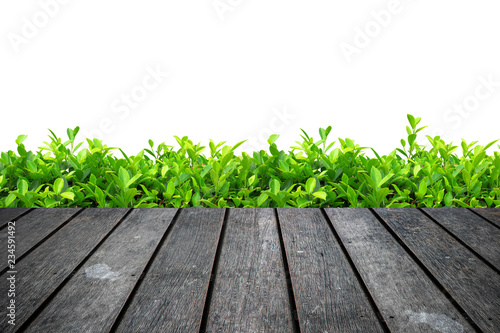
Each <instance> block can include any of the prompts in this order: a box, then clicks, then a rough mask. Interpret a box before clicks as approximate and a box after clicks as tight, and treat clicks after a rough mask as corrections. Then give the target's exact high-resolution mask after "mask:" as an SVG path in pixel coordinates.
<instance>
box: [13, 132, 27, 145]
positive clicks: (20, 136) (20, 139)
mask: <svg viewBox="0 0 500 333" xmlns="http://www.w3.org/2000/svg"><path fill="white" fill-rule="evenodd" d="M27 137H28V136H27V135H24V134H21V135H19V136H18V137H17V139H16V144H18V145H20V144H22V143H23V141H24V140H26V138H27Z"/></svg>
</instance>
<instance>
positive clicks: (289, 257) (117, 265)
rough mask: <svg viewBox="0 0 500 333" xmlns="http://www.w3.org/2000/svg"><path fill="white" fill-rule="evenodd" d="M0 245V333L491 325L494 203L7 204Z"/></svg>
mask: <svg viewBox="0 0 500 333" xmlns="http://www.w3.org/2000/svg"><path fill="white" fill-rule="evenodd" d="M9 221H15V226H14V223H8V222H9ZM9 236H10V239H11V241H10V243H9V240H8V239H9ZM12 236H15V238H13V237H12ZM12 239H14V240H15V245H16V247H15V253H14V255H15V257H16V262H15V265H14V266H11V267H9V266H8V261H7V256H8V255H9V254H12V252H13V251H11V253H9V252H8V244H12ZM0 248H1V249H2V250H1V251H2V252H1V253H2V261H1V264H0V269H1V277H0V279H1V288H0V295H1V296H0V299H1V300H2V306H1V308H0V331H1V332H13V331H27V332H65V333H66V332H321V333H325V332H328V333H333V332H342V333H346V332H500V209H470V210H469V209H324V210H323V209H277V210H275V209H229V210H226V209H194V208H193V209H182V210H177V209H99V208H89V209H69V208H67V209H64V208H63V209H31V210H29V209H15V208H12V209H0ZM11 248H12V247H11ZM11 258H12V257H11ZM11 263H12V262H11ZM12 277H14V278H15V280H13V279H12ZM8 278H11V279H10V280H8ZM13 294H15V296H14V295H13ZM12 300H14V301H15V303H14V304H15V309H13V308H12V306H11V307H10V309H9V308H7V306H8V305H9V304H11V303H10V302H12ZM14 313H15V326H13V325H11V324H9V320H11V319H12V318H13V316H12V314H14ZM9 314H10V316H9Z"/></svg>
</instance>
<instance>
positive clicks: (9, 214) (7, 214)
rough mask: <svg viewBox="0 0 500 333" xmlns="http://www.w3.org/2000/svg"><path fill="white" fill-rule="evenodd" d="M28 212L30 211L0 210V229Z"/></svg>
mask: <svg viewBox="0 0 500 333" xmlns="http://www.w3.org/2000/svg"><path fill="white" fill-rule="evenodd" d="M28 210H30V208H0V229H2V228H4V227H5V226H6V225H7V223H8V222H10V221H13V220H15V219H16V218H17V217H19V216H20V215H22V214H24V213H26V212H27V211H28Z"/></svg>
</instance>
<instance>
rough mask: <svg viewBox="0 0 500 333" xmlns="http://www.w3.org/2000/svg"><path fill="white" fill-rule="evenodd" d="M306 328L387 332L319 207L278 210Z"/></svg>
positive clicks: (302, 325) (298, 308) (327, 330)
mask: <svg viewBox="0 0 500 333" xmlns="http://www.w3.org/2000/svg"><path fill="white" fill-rule="evenodd" d="M278 219H279V223H280V225H281V230H282V234H283V241H284V245H285V251H286V257H287V260H288V265H289V269H290V276H291V280H292V286H293V291H294V295H295V300H296V305H297V312H298V317H299V324H300V329H301V331H302V332H329V333H333V332H344V333H345V332H383V331H384V330H383V328H382V327H381V325H380V323H379V322H378V320H377V318H376V314H375V312H374V310H373V308H372V307H371V305H370V303H369V300H368V298H367V296H366V295H365V293H364V291H363V290H362V287H361V286H360V285H359V283H358V280H357V278H356V276H355V275H354V272H353V270H352V268H351V266H350V264H349V262H348V261H347V259H346V257H345V256H344V253H343V252H342V249H341V247H340V245H339V244H338V243H337V240H336V238H335V237H334V235H333V234H332V232H331V230H330V228H329V226H328V224H327V222H326V220H325V219H324V218H323V215H322V213H321V211H320V210H319V209H299V210H298V209H293V208H284V209H279V210H278Z"/></svg>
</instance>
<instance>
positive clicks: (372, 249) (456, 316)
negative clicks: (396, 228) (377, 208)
mask: <svg viewBox="0 0 500 333" xmlns="http://www.w3.org/2000/svg"><path fill="white" fill-rule="evenodd" d="M326 213H327V215H328V216H329V217H330V219H331V221H332V224H333V226H334V227H335V229H336V230H337V232H338V233H339V236H340V238H341V239H342V242H343V243H344V244H345V246H346V248H347V251H348V252H349V255H350V256H351V258H352V259H353V261H354V264H355V265H356V267H357V268H358V270H359V272H360V274H361V277H362V278H363V281H364V282H365V284H366V285H367V287H368V289H369V290H370V293H371V295H372V296H373V298H374V300H375V303H376V304H377V306H378V308H379V309H380V311H381V313H382V315H383V316H384V319H385V321H386V323H387V325H388V326H389V328H390V329H391V331H394V332H436V331H438V332H439V331H448V332H474V330H473V328H472V327H471V326H470V325H469V324H468V323H467V321H466V319H465V318H463V317H462V315H461V314H460V312H459V311H458V310H457V309H456V308H455V307H454V306H453V304H452V303H451V302H450V301H449V300H448V299H447V298H446V296H445V295H444V294H442V293H441V292H440V290H439V289H438V288H437V287H436V286H435V285H434V284H433V282H432V281H431V280H430V279H429V277H427V276H426V274H425V272H424V271H423V270H422V269H421V268H420V267H419V266H418V265H417V264H416V263H415V261H413V259H412V258H411V257H410V256H409V255H408V254H407V253H406V251H405V250H404V249H403V248H402V247H401V246H400V245H399V244H398V242H397V241H396V240H395V239H394V238H393V237H392V236H391V234H390V233H389V232H388V231H387V230H386V229H385V228H384V227H383V226H382V224H381V223H380V222H379V221H378V220H377V218H376V217H375V216H374V215H373V214H372V213H371V212H370V211H369V210H367V209H361V208H359V209H342V208H339V209H326Z"/></svg>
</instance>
